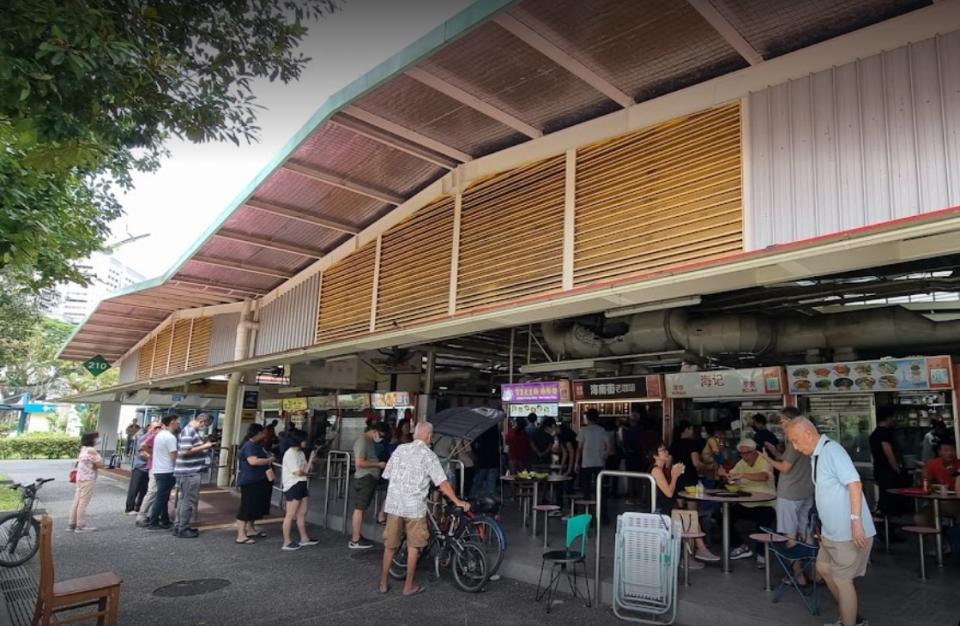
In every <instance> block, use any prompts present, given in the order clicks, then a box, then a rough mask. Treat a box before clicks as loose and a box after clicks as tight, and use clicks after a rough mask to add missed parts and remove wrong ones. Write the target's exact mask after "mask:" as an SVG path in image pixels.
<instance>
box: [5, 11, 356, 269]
mask: <svg viewBox="0 0 960 626" xmlns="http://www.w3.org/2000/svg"><path fill="white" fill-rule="evenodd" d="M337 2H338V0H212V1H209V2H206V1H204V2H197V1H196V0H140V1H137V0H134V1H130V0H94V1H90V0H7V1H6V2H4V7H3V19H0V271H4V272H5V273H7V275H8V276H11V277H13V278H14V279H15V280H17V281H19V282H21V283H23V284H27V285H29V286H30V287H33V288H37V287H40V286H45V285H50V284H53V283H56V282H59V281H64V280H69V281H73V282H81V283H82V282H84V281H85V277H84V276H83V275H82V273H81V272H80V271H79V270H78V268H77V266H76V264H75V261H76V260H79V259H82V258H84V257H86V256H88V255H89V254H90V253H92V252H94V251H95V250H97V249H98V248H99V247H100V246H101V245H102V244H103V241H104V238H105V237H106V235H107V234H108V225H109V223H110V221H112V220H113V219H114V218H116V217H117V216H118V215H119V214H120V208H119V204H118V203H117V201H116V198H115V197H114V195H113V192H112V190H113V189H114V188H115V186H116V185H118V184H119V185H120V186H124V185H129V184H130V180H131V174H132V173H133V172H135V171H149V170H152V169H154V168H156V167H157V165H158V163H159V160H160V159H161V157H163V156H164V154H165V149H164V144H165V142H166V141H167V139H168V138H170V137H171V136H173V137H178V138H183V139H187V140H190V141H197V142H201V141H225V140H226V141H232V142H234V143H236V144H239V143H240V142H241V141H247V142H249V141H253V140H255V138H256V137H257V134H258V131H259V128H258V127H257V124H256V112H257V104H256V100H255V97H254V93H253V85H254V81H256V80H257V79H262V78H266V79H269V80H270V81H274V80H279V81H282V82H289V81H292V80H296V79H297V78H298V77H299V76H300V74H301V72H302V70H303V68H304V67H305V65H306V63H307V62H308V60H309V59H308V58H307V57H306V56H304V55H303V54H302V53H301V52H298V50H297V48H298V45H299V44H300V42H301V41H302V40H303V37H304V36H305V35H306V32H307V28H306V23H307V22H309V21H312V20H316V19H319V18H320V17H322V16H324V15H326V14H327V13H329V12H331V11H333V10H335V9H336V8H337Z"/></svg>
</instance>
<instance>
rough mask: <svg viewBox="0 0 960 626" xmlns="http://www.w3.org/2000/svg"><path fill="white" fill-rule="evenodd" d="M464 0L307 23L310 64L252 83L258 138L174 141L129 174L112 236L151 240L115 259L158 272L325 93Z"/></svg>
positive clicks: (367, 4)
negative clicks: (286, 79)
mask: <svg viewBox="0 0 960 626" xmlns="http://www.w3.org/2000/svg"><path fill="white" fill-rule="evenodd" d="M470 3H471V0H393V1H386V0H344V2H343V9H342V10H341V11H340V12H339V13H337V14H335V15H333V16H331V17H329V18H327V19H326V20H324V21H323V22H321V23H319V24H315V25H313V26H312V27H311V31H310V34H309V37H308V39H307V40H306V41H305V42H304V45H303V48H304V50H305V51H306V53H307V54H308V55H309V56H311V57H313V61H312V62H311V64H310V65H309V66H308V67H307V69H306V70H305V71H304V73H303V75H302V77H301V79H300V80H299V81H298V82H295V83H291V84H289V85H283V84H281V83H277V84H270V83H266V82H264V83H263V84H262V85H261V86H260V87H259V88H258V89H257V97H258V101H259V103H260V104H262V105H264V106H266V107H267V110H265V111H263V112H262V113H261V114H260V117H259V119H258V123H259V125H260V127H261V128H262V131H261V136H260V141H259V143H256V144H253V145H249V146H247V145H241V146H240V147H239V148H238V147H236V146H234V145H233V144H202V145H194V144H189V143H183V142H173V143H171V144H170V149H171V152H172V155H171V157H170V158H168V159H167V160H166V162H165V163H164V164H163V167H162V168H161V169H160V170H159V171H157V172H155V173H152V174H149V175H140V176H137V177H136V178H135V180H134V182H135V185H136V187H135V189H134V190H133V191H132V192H130V193H128V194H126V195H125V196H123V198H122V203H123V207H124V209H125V210H126V215H125V216H124V217H122V218H121V219H120V220H118V221H117V222H116V223H115V224H114V228H113V233H114V240H117V239H123V238H125V237H126V236H127V233H130V234H133V235H142V234H145V233H149V234H150V236H149V237H146V238H145V239H141V240H138V241H135V242H132V243H129V244H127V245H125V246H123V247H122V248H120V249H119V250H118V255H119V257H120V259H121V260H122V261H123V262H124V263H126V264H127V265H129V266H130V267H131V268H133V269H134V270H136V271H138V272H140V273H141V274H143V275H144V276H146V277H147V278H152V277H154V276H158V275H160V274H162V273H164V272H165V271H167V269H169V268H170V266H171V265H172V264H173V263H174V262H175V261H176V260H177V259H179V258H180V256H181V255H182V254H183V252H184V251H185V250H186V249H187V248H188V247H189V246H190V244H191V243H192V242H193V241H194V240H195V239H196V238H197V237H198V236H199V235H200V233H201V232H203V230H204V229H205V228H206V227H207V226H208V225H209V224H210V223H211V222H212V221H213V220H214V218H215V217H216V216H217V215H219V214H220V212H221V211H223V210H224V209H225V208H226V206H227V204H228V203H229V202H230V201H231V200H232V199H233V198H234V197H235V196H236V195H237V194H238V193H239V192H240V191H241V190H242V189H243V188H244V187H245V186H246V185H247V183H248V182H250V180H251V179H253V177H254V176H255V175H256V174H257V172H259V171H260V169H261V168H262V167H264V166H265V165H266V164H267V163H268V162H269V161H270V159H271V158H272V157H273V156H274V155H275V154H276V153H277V152H278V151H279V150H280V148H281V147H283V145H284V144H285V143H286V142H287V141H288V140H289V139H290V138H291V137H292V136H293V135H294V133H296V131H297V130H299V129H300V127H301V126H303V124H304V123H305V122H306V121H307V119H308V118H309V117H310V115H312V114H313V113H314V112H315V111H316V110H317V109H318V108H320V105H321V104H323V102H324V100H326V99H327V97H328V96H330V95H332V94H334V93H336V92H337V91H338V90H340V89H341V88H342V87H345V86H346V85H347V84H349V83H350V82H352V81H353V80H354V79H356V78H359V77H360V76H361V75H363V74H364V73H366V72H367V71H368V70H370V69H371V68H373V67H374V66H376V65H378V64H379V63H380V62H381V61H384V60H385V59H387V58H388V57H390V56H391V55H393V54H394V53H396V52H399V51H400V50H401V49H402V48H404V47H405V46H406V45H407V44H409V43H412V42H413V41H415V40H416V39H418V38H419V37H421V36H422V35H424V34H426V33H427V32H429V31H430V30H431V29H433V28H434V27H436V26H438V25H439V24H441V23H442V22H444V21H445V20H447V19H449V18H450V17H452V16H454V15H456V14H457V13H459V12H460V11H461V10H463V9H464V8H465V7H467V6H469V5H470Z"/></svg>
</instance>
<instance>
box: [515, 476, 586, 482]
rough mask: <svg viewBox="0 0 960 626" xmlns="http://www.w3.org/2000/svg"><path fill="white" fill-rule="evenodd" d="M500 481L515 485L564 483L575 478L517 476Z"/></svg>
mask: <svg viewBox="0 0 960 626" xmlns="http://www.w3.org/2000/svg"><path fill="white" fill-rule="evenodd" d="M500 480H505V481H507V482H514V483H562V482H564V481H567V480H573V476H548V477H546V478H518V477H517V476H516V475H512V476H501V477H500Z"/></svg>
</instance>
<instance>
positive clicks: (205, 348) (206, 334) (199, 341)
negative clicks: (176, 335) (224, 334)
mask: <svg viewBox="0 0 960 626" xmlns="http://www.w3.org/2000/svg"><path fill="white" fill-rule="evenodd" d="M212 336H213V318H212V317H198V318H196V319H195V320H193V332H192V333H191V335H190V352H189V354H187V369H188V370H192V369H196V368H198V367H203V366H205V365H207V363H208V362H209V360H210V340H211V337H212Z"/></svg>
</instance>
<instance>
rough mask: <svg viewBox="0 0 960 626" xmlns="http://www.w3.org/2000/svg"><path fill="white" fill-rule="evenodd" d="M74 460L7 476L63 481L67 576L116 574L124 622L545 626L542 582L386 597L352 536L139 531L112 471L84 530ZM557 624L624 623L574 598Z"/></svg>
mask: <svg viewBox="0 0 960 626" xmlns="http://www.w3.org/2000/svg"><path fill="white" fill-rule="evenodd" d="M69 468H70V463H69V462H64V461H51V462H47V461H32V462H20V461H9V462H0V472H3V473H5V474H7V475H9V476H10V477H11V478H12V479H13V480H16V481H18V482H23V481H27V480H32V479H33V478H36V477H40V476H42V477H56V478H57V481H56V482H53V483H49V484H47V485H45V486H44V488H43V490H42V491H41V499H42V506H44V507H45V508H46V509H47V510H48V511H49V512H50V514H51V515H52V516H53V517H54V524H55V534H54V559H55V562H56V568H57V571H56V574H57V578H58V579H63V578H69V577H74V576H83V575H86V574H92V573H97V572H100V571H104V570H112V571H114V572H116V573H117V574H118V575H119V576H120V577H121V578H123V580H124V584H123V591H122V595H121V602H120V614H121V620H120V621H121V624H136V625H138V626H140V625H148V624H163V625H169V624H178V625H180V624H209V625H213V624H225V625H226V624H231V625H233V624H238V623H245V624H307V623H311V624H352V625H356V624H388V625H390V626H400V625H403V624H438V625H440V624H466V625H472V624H506V625H512V624H542V623H544V622H545V621H546V620H545V616H544V614H543V610H542V607H540V606H538V605H537V604H535V603H534V602H533V594H534V588H533V587H531V586H530V585H525V584H522V583H516V582H512V581H508V580H501V581H498V582H496V583H493V584H491V585H490V586H489V589H488V591H486V592H485V593H481V594H464V593H462V592H459V591H457V590H456V589H455V588H454V587H453V584H452V582H451V581H449V580H448V579H446V578H444V579H441V580H440V581H438V582H433V583H431V582H429V581H427V580H422V581H421V582H423V583H425V587H426V588H427V592H426V593H424V594H422V595H420V596H417V597H415V598H403V597H402V596H401V595H400V592H399V588H395V589H394V590H393V591H392V592H391V593H390V594H388V595H386V596H381V595H379V594H377V593H376V592H375V587H376V580H377V575H378V571H379V557H380V554H381V553H380V552H379V551H377V550H370V551H366V552H363V553H357V552H351V551H349V550H347V549H346V544H345V540H344V537H343V535H341V534H339V533H335V532H332V531H324V530H321V529H316V528H315V529H313V531H315V532H316V536H317V538H318V539H319V540H320V545H319V546H316V547H312V548H304V549H302V550H300V551H299V552H293V553H286V552H281V551H280V538H279V537H278V536H277V533H278V531H279V529H277V527H276V526H270V527H268V529H269V532H270V533H271V537H269V538H268V539H265V540H262V541H260V542H259V543H257V544H256V545H252V546H237V545H234V543H233V540H234V535H233V533H232V532H231V531H229V530H214V531H207V532H204V533H202V535H201V536H200V538H199V539H175V538H173V537H172V536H171V535H168V534H166V533H150V532H147V531H144V530H142V529H138V528H135V527H134V526H133V521H132V519H130V518H129V517H127V516H126V515H124V513H123V503H124V499H125V495H126V484H125V483H123V482H120V481H118V480H116V479H113V478H110V477H104V478H102V479H101V481H100V482H99V483H98V485H97V490H96V492H95V494H94V496H93V501H92V503H91V507H90V513H91V515H90V521H89V523H90V524H92V525H94V526H96V527H97V528H99V529H100V530H98V531H97V532H93V533H87V534H82V535H77V534H74V533H68V532H66V530H65V527H66V523H65V520H66V517H67V512H68V510H69V505H70V500H71V498H72V495H73V486H72V485H70V484H69V483H68V482H67V481H66V477H67V473H68V471H69ZM205 578H222V579H226V580H227V581H229V585H228V586H227V587H225V588H223V589H221V590H219V591H213V592H210V593H207V594H204V595H197V596H190V597H183V598H162V597H157V596H155V595H153V592H154V590H155V589H157V588H159V587H163V586H165V585H170V584H172V583H175V582H177V581H183V580H193V579H205ZM549 621H550V623H551V624H615V623H620V622H618V621H617V620H616V619H615V618H614V616H613V615H612V614H611V613H610V612H609V611H606V610H590V609H586V608H583V607H582V606H577V605H574V604H573V603H572V602H565V603H563V604H561V605H558V606H557V607H556V608H555V610H554V612H553V613H552V614H551V616H550V618H549Z"/></svg>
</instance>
